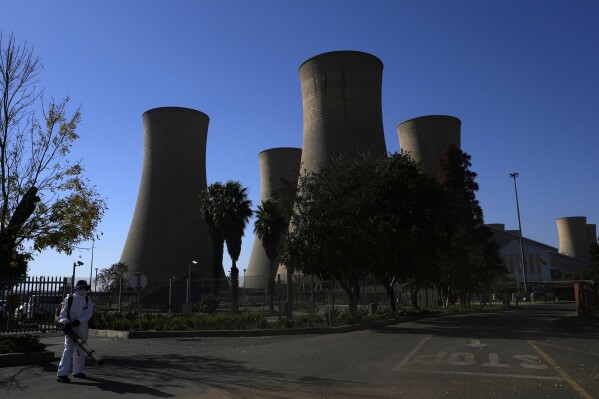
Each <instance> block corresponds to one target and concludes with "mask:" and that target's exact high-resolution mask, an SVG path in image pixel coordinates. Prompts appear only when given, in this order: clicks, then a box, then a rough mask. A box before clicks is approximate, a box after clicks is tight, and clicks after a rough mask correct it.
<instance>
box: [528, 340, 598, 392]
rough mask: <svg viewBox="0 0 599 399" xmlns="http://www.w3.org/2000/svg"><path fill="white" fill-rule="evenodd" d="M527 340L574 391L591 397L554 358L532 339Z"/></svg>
mask: <svg viewBox="0 0 599 399" xmlns="http://www.w3.org/2000/svg"><path fill="white" fill-rule="evenodd" d="M526 342H528V344H529V345H530V346H532V348H533V349H534V350H535V351H536V352H537V353H538V354H539V355H541V357H542V358H543V359H545V361H546V362H547V363H549V364H550V365H551V367H553V368H554V369H555V371H557V372H558V373H559V375H561V376H562V378H563V379H564V380H565V381H566V382H567V383H568V384H569V385H570V386H571V387H572V388H573V389H574V390H575V391H576V392H578V394H579V395H580V397H581V398H584V399H593V397H592V396H591V395H590V394H589V393H588V392H587V391H585V390H584V388H583V387H581V386H580V385H578V383H577V382H576V381H574V379H573V378H572V377H570V376H569V375H568V373H566V372H565V371H564V369H562V368H561V367H560V366H559V365H558V364H557V362H556V361H555V360H553V359H552V358H551V357H550V356H549V355H548V354H546V353H545V352H543V351H542V350H541V348H539V347H538V346H537V345H536V344H535V342H534V341H526Z"/></svg>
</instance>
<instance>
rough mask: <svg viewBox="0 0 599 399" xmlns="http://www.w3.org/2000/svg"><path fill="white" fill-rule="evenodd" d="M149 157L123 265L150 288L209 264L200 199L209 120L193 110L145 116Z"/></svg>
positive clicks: (166, 109)
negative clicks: (193, 264)
mask: <svg viewBox="0 0 599 399" xmlns="http://www.w3.org/2000/svg"><path fill="white" fill-rule="evenodd" d="M142 119H143V126H144V156H143V166H142V174H141V183H140V186H139V193H138V196H137V204H136V206H135V212H134V214H133V220H132V221H131V227H130V228H129V234H128V236H127V241H126V243H125V247H124V249H123V253H122V255H121V262H126V264H127V265H128V266H129V273H133V272H143V273H145V274H146V275H147V276H148V280H149V282H150V284H152V283H153V284H161V283H162V284H164V283H168V280H169V277H173V276H175V277H182V276H186V275H187V274H188V265H189V262H190V261H192V260H195V261H197V262H198V263H200V264H210V259H211V248H210V239H209V236H208V228H207V227H206V225H205V224H204V222H203V219H202V216H201V213H200V208H199V195H200V192H201V191H203V190H205V189H206V139H207V135H208V122H209V118H208V116H207V115H205V114H204V113H202V112H200V111H196V110H193V109H188V108H178V107H164V108H154V109H151V110H149V111H147V112H145V113H144V114H143V117H142Z"/></svg>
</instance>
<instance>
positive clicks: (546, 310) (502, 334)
mask: <svg viewBox="0 0 599 399" xmlns="http://www.w3.org/2000/svg"><path fill="white" fill-rule="evenodd" d="M376 331H378V332H381V333H389V334H418V333H422V334H427V335H430V334H434V335H439V336H443V337H458V336H468V335H476V336H477V337H481V338H482V337H485V338H510V339H522V340H529V339H537V340H538V339H548V338H560V337H562V338H567V337H571V336H572V334H573V333H584V335H585V336H586V337H587V338H590V337H593V336H594V337H597V338H599V329H597V328H596V325H595V327H593V325H592V324H591V323H589V322H588V321H587V320H585V319H581V318H579V317H577V316H575V314H574V310H573V307H572V306H567V305H563V304H555V305H554V304H534V305H527V306H521V307H519V308H517V309H514V310H510V311H502V312H496V313H468V314H456V315H443V316H430V317H426V318H422V319H420V320H415V321H414V322H406V323H401V324H396V325H392V326H386V327H381V328H379V329H376Z"/></svg>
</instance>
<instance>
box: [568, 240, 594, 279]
mask: <svg viewBox="0 0 599 399" xmlns="http://www.w3.org/2000/svg"><path fill="white" fill-rule="evenodd" d="M572 278H573V279H575V280H594V281H599V245H597V243H593V244H591V267H589V268H587V269H584V270H580V271H578V272H576V273H574V276H573V277H572Z"/></svg>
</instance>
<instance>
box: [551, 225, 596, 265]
mask: <svg viewBox="0 0 599 399" xmlns="http://www.w3.org/2000/svg"><path fill="white" fill-rule="evenodd" d="M556 223H557V232H558V235H559V252H560V253H563V254H565V255H568V256H571V257H573V258H578V259H582V260H586V261H590V260H591V254H590V250H591V246H590V243H589V236H588V230H587V218H586V217H584V216H571V217H565V218H559V219H557V220H556Z"/></svg>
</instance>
